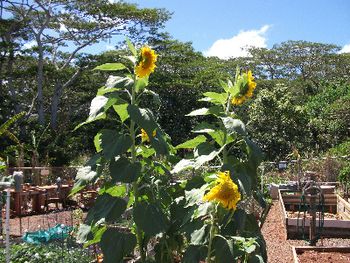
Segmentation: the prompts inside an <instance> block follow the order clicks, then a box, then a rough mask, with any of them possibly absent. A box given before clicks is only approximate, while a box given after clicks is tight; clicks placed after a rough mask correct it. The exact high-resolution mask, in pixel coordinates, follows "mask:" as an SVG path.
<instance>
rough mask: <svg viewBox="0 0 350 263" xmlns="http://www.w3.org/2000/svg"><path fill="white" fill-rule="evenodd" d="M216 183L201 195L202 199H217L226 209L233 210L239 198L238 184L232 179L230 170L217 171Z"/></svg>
mask: <svg viewBox="0 0 350 263" xmlns="http://www.w3.org/2000/svg"><path fill="white" fill-rule="evenodd" d="M217 175H218V178H217V179H216V185H215V186H214V187H213V188H212V189H210V191H209V192H208V193H206V194H205V195H204V197H203V201H218V202H219V203H221V205H222V206H223V207H225V208H227V209H233V210H235V209H236V207H237V203H238V202H239V200H241V194H240V193H239V191H238V186H237V185H236V184H235V183H234V182H233V181H232V179H231V177H230V172H229V171H226V172H219V173H218V174H217Z"/></svg>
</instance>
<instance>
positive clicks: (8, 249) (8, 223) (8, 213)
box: [6, 188, 11, 263]
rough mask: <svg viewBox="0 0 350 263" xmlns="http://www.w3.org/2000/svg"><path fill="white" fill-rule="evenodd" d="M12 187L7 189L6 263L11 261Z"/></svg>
mask: <svg viewBox="0 0 350 263" xmlns="http://www.w3.org/2000/svg"><path fill="white" fill-rule="evenodd" d="M10 199H11V193H10V188H7V190H6V263H10Z"/></svg>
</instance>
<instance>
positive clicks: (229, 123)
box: [221, 117, 246, 135]
mask: <svg viewBox="0 0 350 263" xmlns="http://www.w3.org/2000/svg"><path fill="white" fill-rule="evenodd" d="M221 120H222V123H223V124H224V126H225V128H226V130H227V133H229V134H230V133H233V132H237V133H238V134H240V135H246V129H245V125H244V123H243V122H242V121H241V120H239V119H234V118H231V117H223V118H221Z"/></svg>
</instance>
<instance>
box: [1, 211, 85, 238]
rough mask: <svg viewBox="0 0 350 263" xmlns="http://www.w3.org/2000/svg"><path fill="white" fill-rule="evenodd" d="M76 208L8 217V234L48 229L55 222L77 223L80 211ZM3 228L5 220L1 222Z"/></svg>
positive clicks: (16, 234)
mask: <svg viewBox="0 0 350 263" xmlns="http://www.w3.org/2000/svg"><path fill="white" fill-rule="evenodd" d="M77 211H78V210H66V211H63V210H61V211H59V210H58V211H51V212H50V213H48V214H41V215H32V216H24V217H21V218H19V217H15V218H11V219H10V235H11V236H22V235H23V234H24V233H25V232H27V231H28V232H34V231H38V230H41V229H48V228H50V227H54V226H55V225H57V224H64V225H67V226H73V225H77V224H78V223H79V222H80V221H81V219H80V218H81V216H83V214H82V212H80V211H81V210H80V211H79V212H77ZM3 228H4V229H5V222H3Z"/></svg>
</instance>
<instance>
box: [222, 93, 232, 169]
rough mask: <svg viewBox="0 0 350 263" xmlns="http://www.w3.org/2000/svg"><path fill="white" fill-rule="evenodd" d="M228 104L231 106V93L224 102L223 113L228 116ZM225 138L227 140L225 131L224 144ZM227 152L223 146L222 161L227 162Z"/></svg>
mask: <svg viewBox="0 0 350 263" xmlns="http://www.w3.org/2000/svg"><path fill="white" fill-rule="evenodd" d="M230 106H231V94H229V95H228V99H227V103H226V108H225V115H226V116H228V114H229V112H230ZM226 140H227V132H225V135H224V143H225V144H226ZM227 154H228V151H227V149H226V147H224V149H223V151H222V155H223V163H227Z"/></svg>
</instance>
